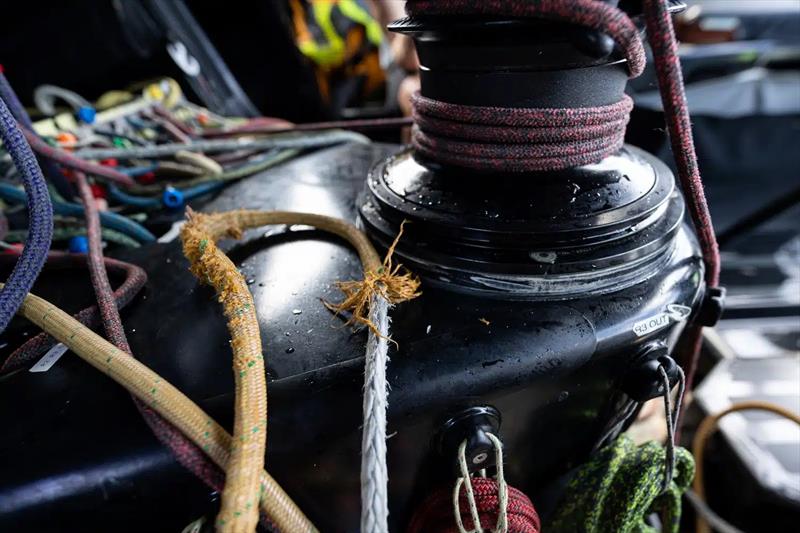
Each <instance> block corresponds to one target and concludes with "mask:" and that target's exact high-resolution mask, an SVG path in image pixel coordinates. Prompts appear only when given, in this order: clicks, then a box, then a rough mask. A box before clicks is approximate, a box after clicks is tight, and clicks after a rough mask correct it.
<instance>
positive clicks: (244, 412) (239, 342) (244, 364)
mask: <svg viewBox="0 0 800 533" xmlns="http://www.w3.org/2000/svg"><path fill="white" fill-rule="evenodd" d="M187 219H188V220H187V223H186V224H185V225H184V226H183V228H182V229H181V240H182V241H183V251H184V255H185V256H186V257H187V258H188V259H189V262H190V269H191V271H192V272H193V273H194V274H195V275H196V276H197V277H198V278H199V279H200V280H202V281H205V282H207V283H209V284H210V285H211V286H213V287H214V288H215V289H216V291H217V295H218V297H219V301H220V303H222V305H223V310H224V313H225V316H226V317H227V318H228V329H229V331H230V333H231V346H232V348H233V369H234V379H235V387H236V397H235V411H234V431H233V447H232V449H231V457H230V461H229V462H228V463H227V465H226V483H225V489H224V490H223V493H222V505H221V508H220V512H219V514H218V516H217V526H218V528H219V529H220V530H221V531H224V532H226V533H227V532H236V533H239V532H248V533H249V532H251V531H253V529H254V528H255V524H256V523H257V521H258V512H257V509H256V507H255V506H254V505H252V502H254V501H255V500H256V499H257V497H258V490H259V481H260V479H259V478H260V473H261V472H262V471H263V466H264V455H265V449H266V430H267V395H266V388H267V386H266V378H265V374H264V360H263V356H262V353H261V335H260V331H259V327H258V319H257V317H256V313H255V305H254V303H253V298H252V295H251V294H250V291H249V290H248V288H247V283H246V281H245V279H244V277H243V276H242V275H241V273H240V272H239V271H238V269H237V268H236V265H234V264H233V263H232V262H231V260H230V259H228V257H227V256H226V255H225V253H224V252H222V251H221V250H220V249H219V248H218V247H217V245H216V241H217V240H219V239H221V238H223V237H226V236H227V237H232V238H237V239H238V238H241V236H242V232H243V231H244V230H245V229H248V228H254V227H260V226H266V225H270V224H287V225H293V224H302V225H309V226H314V227H316V228H318V229H321V230H325V231H328V232H330V233H334V234H336V235H338V236H340V237H342V238H344V239H346V240H347V241H348V242H350V243H351V244H352V245H353V246H354V247H355V249H356V251H357V252H358V254H359V257H360V259H361V262H362V264H363V266H364V280H362V281H355V282H343V283H340V284H339V286H340V288H341V289H342V290H343V291H344V293H345V300H344V302H342V303H341V304H339V305H336V306H331V305H329V307H331V308H332V309H335V310H336V311H351V312H352V319H351V321H353V322H360V323H363V324H366V325H367V326H369V327H370V328H371V329H372V330H373V332H376V333H377V329H376V327H375V325H374V324H372V323H371V322H370V320H369V318H368V311H369V309H368V308H369V301H370V298H371V296H372V295H373V294H375V293H376V292H379V293H380V294H381V295H382V296H383V297H384V298H386V299H387V300H388V301H389V302H390V303H397V302H401V301H404V300H408V299H410V298H414V297H416V296H417V295H418V294H419V293H418V292H417V288H418V287H419V281H418V280H417V279H416V278H413V277H412V276H411V275H410V274H409V273H401V272H400V267H399V266H397V267H395V268H392V265H391V255H392V252H393V250H394V245H393V246H392V248H391V249H390V250H389V253H388V254H387V257H386V260H385V261H384V262H381V260H380V257H379V256H378V254H377V252H376V251H375V249H374V248H373V246H372V244H371V243H370V242H369V240H368V239H367V238H366V236H365V235H364V234H363V233H362V232H361V231H359V230H358V229H357V228H356V227H355V226H353V225H352V224H350V223H348V222H345V221H343V220H340V219H337V218H332V217H327V216H323V215H316V214H312V213H295V212H287V211H250V210H237V211H228V212H224V213H214V214H203V213H195V212H193V211H191V209H187ZM398 239H399V235H398ZM396 242H397V241H395V244H396Z"/></svg>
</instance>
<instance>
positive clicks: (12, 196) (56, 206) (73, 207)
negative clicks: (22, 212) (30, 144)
mask: <svg viewBox="0 0 800 533" xmlns="http://www.w3.org/2000/svg"><path fill="white" fill-rule="evenodd" d="M0 198H2V199H3V200H6V201H8V202H15V203H22V202H24V201H25V192H24V191H21V190H19V189H17V188H16V187H14V186H13V185H9V184H7V183H0ZM53 211H54V212H55V213H56V214H57V215H64V216H69V217H83V206H82V205H80V204H73V203H71V202H59V201H56V202H53ZM100 224H102V225H103V227H106V228H108V229H113V230H116V231H119V232H120V233H124V234H125V235H127V236H129V237H132V238H134V239H136V240H137V241H139V242H142V243H145V242H153V241H155V240H156V237H155V235H153V234H152V233H150V232H149V231H148V230H147V229H146V228H145V227H143V226H141V225H140V224H137V223H136V222H134V221H133V220H130V219H129V218H126V217H123V216H121V215H118V214H116V213H111V212H108V211H101V212H100Z"/></svg>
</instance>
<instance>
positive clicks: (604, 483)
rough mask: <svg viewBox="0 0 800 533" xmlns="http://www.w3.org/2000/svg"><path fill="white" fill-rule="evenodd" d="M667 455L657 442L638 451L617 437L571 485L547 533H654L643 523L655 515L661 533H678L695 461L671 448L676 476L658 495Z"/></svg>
mask: <svg viewBox="0 0 800 533" xmlns="http://www.w3.org/2000/svg"><path fill="white" fill-rule="evenodd" d="M665 462H666V451H665V449H664V447H663V446H661V445H660V444H658V443H656V442H648V443H646V444H643V445H641V446H636V445H635V444H634V443H633V441H632V440H631V439H630V438H629V437H628V436H626V435H621V436H620V437H619V438H617V440H615V441H614V442H613V443H611V444H609V445H608V446H606V447H605V448H603V449H602V450H600V451H599V452H597V454H595V455H594V456H593V457H592V459H591V460H590V461H589V462H587V463H586V464H584V465H582V466H581V467H580V468H579V469H578V471H577V473H576V474H575V476H574V477H573V478H572V479H571V480H570V482H569V484H568V486H567V490H566V492H565V494H564V496H563V497H562V499H561V502H560V503H559V506H558V508H557V509H556V512H555V513H554V515H553V517H552V518H551V520H550V524H548V526H547V527H546V528H544V530H545V531H547V532H548V533H558V532H574V531H582V532H585V533H605V532H608V533H612V532H613V533H657V530H656V529H654V528H652V527H650V526H648V525H647V523H646V522H645V518H646V517H647V516H648V515H650V514H652V513H658V514H659V516H660V517H661V522H662V529H661V530H660V531H662V532H663V533H678V529H679V525H680V519H681V495H682V494H683V493H684V492H685V491H686V489H687V488H688V487H689V485H690V484H691V482H692V478H694V459H693V458H692V454H691V453H689V452H688V451H687V450H685V449H684V448H676V449H675V475H674V477H673V479H672V483H670V486H669V488H668V489H667V491H666V492H662V485H663V481H664V467H665Z"/></svg>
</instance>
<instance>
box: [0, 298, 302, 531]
mask: <svg viewBox="0 0 800 533" xmlns="http://www.w3.org/2000/svg"><path fill="white" fill-rule="evenodd" d="M2 286H3V284H2V283H0V287H2ZM17 312H18V314H20V315H22V316H24V317H25V318H27V319H28V320H30V321H31V322H33V323H34V324H36V325H37V326H39V327H40V328H42V329H43V330H44V331H46V332H47V333H48V334H50V335H52V336H53V337H55V338H56V339H58V341H59V342H62V343H63V344H65V345H66V346H67V347H68V348H69V349H70V350H72V351H73V352H75V353H76V354H78V355H79V356H80V357H81V358H82V359H84V360H85V361H87V362H88V363H89V364H91V365H92V366H94V367H95V368H97V369H98V370H100V371H101V372H103V373H104V374H106V375H107V376H109V377H110V378H111V379H113V380H114V381H116V382H117V383H119V384H120V385H122V386H123V387H125V389H127V390H128V391H129V392H130V393H131V394H133V395H135V396H136V397H137V398H139V399H140V400H142V401H143V402H144V403H146V404H147V405H148V406H150V407H152V408H153V409H154V410H155V411H156V412H158V413H159V414H160V415H161V416H163V417H164V418H165V419H166V420H167V421H169V422H170V423H171V424H172V425H174V426H175V427H176V428H178V429H179V430H180V431H181V432H182V433H183V434H184V435H186V436H187V437H188V438H189V439H191V440H192V442H194V443H195V444H196V445H197V446H199V447H200V448H202V449H203V451H204V452H205V453H206V454H208V456H209V458H211V460H213V461H214V462H215V463H216V464H217V465H218V466H220V467H221V468H225V466H226V465H227V464H228V463H229V460H230V455H231V453H230V450H231V444H232V441H233V439H232V437H231V436H230V435H229V434H228V432H227V431H225V429H224V428H222V426H220V425H219V424H217V423H216V422H215V421H214V420H213V419H212V418H211V417H210V416H208V415H207V414H206V413H205V412H203V410H202V409H200V407H198V406H197V404H195V403H194V402H193V401H192V400H190V399H189V398H187V397H186V396H185V395H184V394H183V393H182V392H180V391H179V390H178V389H176V388H175V387H174V386H172V385H171V384H170V383H169V382H167V381H165V380H164V379H162V378H161V377H160V376H159V375H158V374H156V373H155V372H153V371H152V370H150V369H149V368H148V367H147V366H145V365H143V364H142V363H140V362H139V361H137V360H136V359H134V358H133V357H130V356H129V355H127V354H126V353H125V352H123V351H122V350H120V349H119V348H117V347H116V346H114V345H113V344H111V343H110V342H108V341H106V340H105V339H103V338H102V337H100V336H99V335H97V334H96V333H95V332H93V331H92V330H90V329H89V328H87V327H86V326H84V325H83V324H81V323H80V322H78V321H77V320H75V319H74V318H72V317H71V316H70V315H69V314H67V313H65V312H64V311H62V310H61V309H59V308H58V307H56V306H54V305H53V304H51V303H50V302H48V301H46V300H43V299H42V298H39V297H38V296H35V295H33V294H29V295H28V296H26V297H25V300H24V301H23V303H22V306H21V307H20V308H19V310H18V311H17ZM257 477H258V480H259V481H258V483H259V488H258V490H259V491H260V503H259V502H258V498H259V492H256V495H255V498H256V499H255V500H254V501H252V502H249V503H250V506H251V508H252V509H254V510H255V512H256V513H257V512H258V510H259V509H260V510H261V512H263V513H264V514H265V515H266V516H268V517H269V518H270V519H271V520H272V521H273V522H274V523H275V525H277V526H278V528H280V530H281V531H287V532H288V531H291V532H295V531H297V532H314V531H316V528H315V527H314V525H313V524H312V523H311V522H310V521H309V520H308V518H306V516H305V515H304V514H303V512H302V511H301V510H300V509H299V508H298V507H297V506H296V505H295V503H294V502H293V501H292V500H291V498H290V497H289V495H288V494H286V492H284V491H283V489H282V488H281V487H280V485H278V483H277V482H276V481H275V480H274V479H273V478H272V477H271V476H270V475H269V474H268V473H267V472H265V471H264V470H263V469H262V470H260V471H259V472H257ZM254 527H255V526H254ZM251 531H252V529H251Z"/></svg>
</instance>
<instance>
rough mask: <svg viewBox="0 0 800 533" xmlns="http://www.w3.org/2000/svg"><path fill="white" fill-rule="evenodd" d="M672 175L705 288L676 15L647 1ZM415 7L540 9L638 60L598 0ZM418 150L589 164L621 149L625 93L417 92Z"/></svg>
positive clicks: (435, 2) (631, 63) (634, 40)
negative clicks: (451, 97) (458, 95)
mask: <svg viewBox="0 0 800 533" xmlns="http://www.w3.org/2000/svg"><path fill="white" fill-rule="evenodd" d="M643 4H644V16H645V23H646V26H647V34H648V41H649V44H650V46H651V48H652V50H653V56H654V65H655V70H656V74H657V77H658V86H659V90H660V92H661V100H662V102H663V106H664V115H665V119H666V123H667V129H668V132H669V138H670V143H671V145H672V153H673V156H674V158H675V162H676V166H677V170H678V178H679V181H680V184H681V187H682V189H683V191H684V193H685V195H686V203H687V206H688V211H689V214H690V216H691V219H692V222H693V223H694V226H695V230H696V231H697V234H698V240H699V242H700V247H701V250H702V254H703V261H704V263H705V281H706V284H707V286H708V287H716V286H717V285H718V284H719V250H718V246H717V241H716V237H715V235H714V229H713V226H712V224H711V216H710V214H709V210H708V205H707V203H706V199H705V195H704V192H703V184H702V181H701V179H700V173H699V170H698V166H697V156H696V153H695V149H694V141H693V139H692V130H691V123H690V120H689V111H688V106H687V103H686V95H685V93H684V88H683V75H682V73H681V67H680V60H679V58H678V50H677V43H676V39H675V32H674V29H673V26H672V18H671V15H670V13H669V10H668V9H667V1H666V0H643ZM406 10H407V12H408V13H409V14H410V15H412V16H441V15H489V16H496V17H519V18H531V17H532V18H544V19H548V20H555V21H560V22H568V23H573V24H577V25H581V26H585V27H587V28H590V29H593V30H597V31H601V32H603V33H605V34H607V35H608V36H610V37H611V39H613V40H614V42H615V43H616V45H617V47H618V48H619V50H620V51H621V53H622V55H623V56H624V58H625V59H626V60H627V66H628V72H629V76H630V77H631V78H634V77H637V76H638V75H639V74H641V72H642V71H643V69H644V65H645V53H644V47H643V45H642V42H641V39H640V37H639V33H638V30H637V28H636V26H635V24H634V23H633V22H632V21H631V19H630V18H629V17H628V15H627V14H626V13H624V12H623V11H622V10H620V9H618V8H616V7H614V6H612V5H610V4H607V3H605V2H601V1H596V0H524V1H523V0H509V1H505V2H499V1H494V2H474V1H471V0H409V1H408V2H407V3H406ZM413 103H414V113H415V116H416V117H417V124H416V126H415V131H414V134H413V143H414V147H415V148H416V150H418V151H419V152H421V153H423V154H424V155H426V156H427V157H429V158H430V159H432V160H434V161H440V162H443V163H446V164H458V165H461V166H465V167H469V168H472V169H477V170H506V171H512V172H522V171H542V170H557V169H563V168H568V167H572V166H575V165H580V164H587V163H595V162H598V161H600V160H601V159H602V158H603V157H605V156H607V155H610V154H612V153H614V152H615V151H617V150H618V149H619V148H620V146H621V145H622V139H623V137H624V133H625V126H626V124H627V116H628V113H629V112H630V108H631V102H630V101H629V99H628V97H627V96H626V97H624V98H623V100H622V101H620V102H618V103H616V104H612V105H610V106H605V107H597V108H575V109H535V108H529V109H518V108H494V107H474V106H464V105H456V104H452V103H448V102H440V101H433V100H431V99H428V98H424V97H422V96H417V97H416V98H415V99H414V102H413ZM700 335H701V326H699V325H696V324H695V325H692V326H690V331H689V332H688V335H687V337H689V338H690V339H691V342H690V353H689V354H688V355H687V358H686V360H685V361H683V366H684V367H685V368H686V369H687V372H686V374H687V386H688V387H689V388H690V389H691V386H692V381H693V377H694V371H695V367H696V359H697V356H698V353H699V348H700V345H701V340H702V339H701V336H700Z"/></svg>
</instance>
